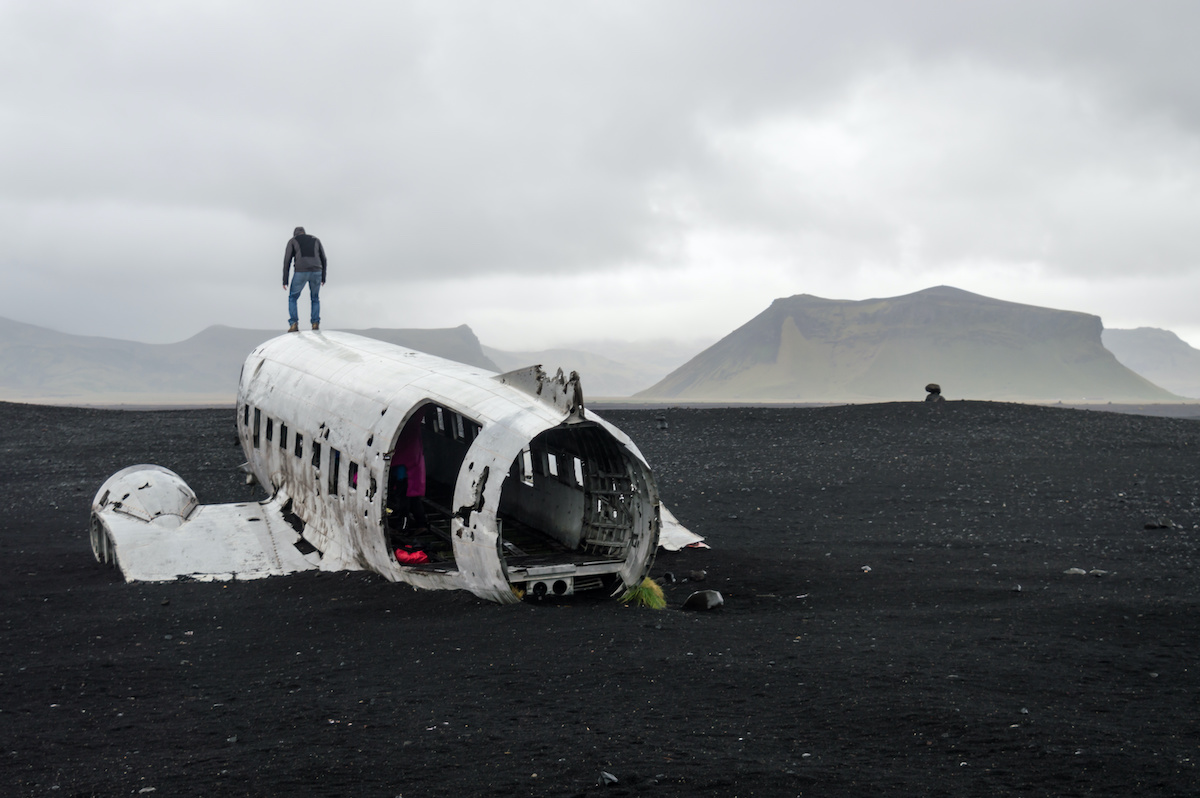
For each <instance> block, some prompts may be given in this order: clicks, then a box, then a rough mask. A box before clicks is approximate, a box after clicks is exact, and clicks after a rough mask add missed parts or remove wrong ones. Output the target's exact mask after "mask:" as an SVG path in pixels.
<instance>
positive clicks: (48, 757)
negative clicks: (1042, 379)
mask: <svg viewBox="0 0 1200 798" xmlns="http://www.w3.org/2000/svg"><path fill="white" fill-rule="evenodd" d="M660 413H661V411H653V410H641V411H638V410H627V411H613V412H611V413H609V414H608V415H609V417H610V418H611V420H613V421H614V422H616V423H617V424H618V425H619V426H621V427H622V428H623V429H625V430H626V431H627V432H628V433H629V434H630V435H631V436H632V437H633V438H634V440H636V441H637V442H638V444H639V446H640V447H641V448H642V450H643V451H644V453H645V454H646V456H647V457H648V459H649V460H650V461H651V463H652V464H654V466H655V467H656V471H657V474H658V476H659V481H660V487H661V490H662V494H663V497H664V499H665V501H666V502H667V503H668V504H669V506H671V507H672V508H673V509H674V511H675V512H676V514H677V515H678V516H679V518H680V519H681V520H683V521H684V523H686V524H688V525H690V526H691V527H692V528H693V529H694V530H696V531H697V532H700V533H701V534H703V535H705V536H707V538H708V541H709V542H710V543H711V544H712V549H711V550H707V551H706V550H690V551H686V552H680V553H676V554H668V553H663V554H661V555H660V556H659V558H658V561H657V563H656V565H655V567H654V570H653V574H654V575H655V576H657V577H659V578H660V581H663V576H664V573H665V572H667V571H671V572H673V573H674V574H676V575H682V574H685V573H687V572H688V571H692V570H697V569H706V570H707V573H708V578H707V581H706V582H705V583H704V584H703V587H713V588H717V589H719V590H720V591H721V592H722V593H723V594H724V596H725V599H726V606H725V607H724V609H722V610H718V611H714V612H711V613H690V612H684V611H682V610H680V609H678V607H679V605H680V604H681V603H682V601H683V599H684V598H685V597H686V596H687V595H688V593H689V592H690V591H691V590H693V589H695V587H696V585H695V584H691V583H675V584H666V585H664V587H665V590H666V593H667V595H668V598H669V600H670V604H671V608H669V609H667V610H664V611H659V612H655V611H652V610H647V609H639V608H629V607H624V606H622V605H621V604H619V603H618V602H617V601H615V600H611V599H604V600H599V599H595V598H586V597H577V598H575V599H573V600H562V601H560V602H557V603H549V602H547V603H542V604H535V603H523V604H519V605H514V606H504V607H502V606H497V605H493V604H490V603H486V602H482V601H480V600H478V599H475V598H474V597H472V596H470V595H468V594H466V593H461V592H449V593H445V592H443V593H432V592H417V591H414V590H412V589H411V588H409V587H406V586H403V585H394V584H390V583H388V582H386V581H384V580H383V579H382V578H380V577H377V576H374V575H370V574H363V573H342V574H304V575H297V576H292V577H281V578H275V579H267V580H262V581H257V582H238V583H232V584H216V583H191V582H176V583H168V584H139V585H127V584H124V583H122V582H121V581H120V580H119V578H118V577H117V575H116V573H115V572H114V571H111V570H107V569H105V568H102V567H101V566H100V565H98V564H96V563H95V562H94V560H93V559H92V555H91V552H90V550H89V548H88V543H87V534H86V530H87V521H88V510H89V506H90V502H91V499H92V497H93V495H94V493H95V491H96V490H97V488H98V487H99V486H100V484H101V482H102V481H103V480H104V479H105V478H107V477H108V476H109V475H110V474H111V473H112V472H114V471H116V470H117V469H119V468H122V467H124V466H126V465H131V464H134V463H139V462H153V463H159V464H162V465H165V466H167V467H169V468H172V469H174V470H176V471H177V472H179V473H180V474H181V475H182V476H183V477H184V478H185V479H187V480H188V481H189V483H190V484H191V485H192V487H193V488H194V489H195V490H196V492H197V494H198V495H199V496H200V499H201V500H202V501H206V502H224V501H237V500H245V499H249V498H255V497H257V494H256V493H255V492H254V489H251V488H247V487H246V486H245V485H243V484H242V483H241V481H240V475H239V474H238V473H237V472H236V471H235V467H236V466H237V465H238V464H239V462H240V461H241V453H240V451H239V450H238V449H237V448H236V447H235V446H234V433H233V419H232V413H231V412H230V411H205V410H191V411H171V412H138V413H134V412H120V411H99V410H77V409H56V408H48V407H32V406H23V405H0V414H2V416H0V417H2V419H3V429H4V436H3V439H2V441H0V451H2V453H3V457H0V472H2V484H3V501H2V503H0V507H3V508H4V510H5V511H4V513H3V516H2V518H0V552H2V554H3V558H4V563H5V568H4V569H3V571H0V608H2V610H0V612H2V613H3V619H4V638H3V639H4V645H3V651H2V653H0V685H2V690H0V762H2V763H3V768H2V776H0V791H2V792H3V793H4V794H5V795H39V796H41V795H46V796H74V795H99V796H109V795H130V794H134V795H137V794H147V793H150V791H151V790H153V792H154V793H155V794H157V795H170V796H176V795H220V796H238V795H274V794H285V793H290V794H297V795H331V796H334V795H355V796H395V795H404V796H410V797H411V796H427V795H438V796H442V795H444V796H467V795H496V796H507V795H547V796H573V795H586V796H599V795H613V796H615V795H642V794H646V795H674V796H694V795H721V796H724V795H741V796H748V795H762V796H776V795H779V796H789V795H820V796H828V795H847V796H850V795H853V796H890V795H914V796H915V795H946V796H963V795H981V796H983V795H987V796H992V795H1023V796H1033V795H1055V796H1070V795H1112V796H1130V795H1194V794H1196V793H1197V790H1200V774H1198V773H1197V767H1196V763H1197V760H1198V758H1200V747H1198V746H1200V699H1198V698H1197V696H1198V695H1200V663H1197V661H1196V660H1197V653H1198V651H1200V648H1198V643H1200V613H1198V611H1197V609H1198V607H1197V587H1198V583H1200V579H1198V575H1197V570H1196V567H1195V564H1194V562H1193V557H1194V553H1195V549H1196V547H1195V540H1196V537H1197V535H1198V534H1200V532H1198V531H1197V525H1198V524H1200V507H1198V506H1197V504H1196V502H1197V499H1198V497H1200V424H1198V422H1196V421H1193V420H1179V419H1168V418H1148V417H1142V416H1129V415H1117V414H1110V413H1100V412H1087V411H1082V410H1069V409H1055V408H1047V407H1031V406H1019V405H1005V404H989V403H957V402H950V403H946V404H945V405H943V406H942V407H941V408H935V407H932V406H929V405H924V404H884V405H870V406H857V407H828V408H808V409H803V408H798V409H753V408H740V409H728V410H716V409H706V410H671V411H667V412H666V416H667V417H668V419H669V421H670V429H669V430H668V431H660V430H658V429H657V427H656V423H655V418H656V416H658V415H660ZM1147 524H1150V525H1152V526H1157V527H1162V528H1153V529H1148V528H1146V527H1147ZM868 567H869V569H870V570H869V571H868V570H867V569H868ZM1069 568H1082V569H1085V570H1088V571H1090V570H1092V569H1100V570H1103V571H1106V572H1107V573H1104V574H1103V575H1098V576H1097V575H1087V576H1078V575H1068V574H1065V573H1064V571H1065V570H1067V569H1069ZM1018 586H1019V590H1018ZM601 771H607V772H609V773H611V774H613V775H614V776H616V777H617V779H618V782H617V783H616V784H612V785H609V786H607V787H603V786H599V785H598V781H599V780H600V776H601Z"/></svg>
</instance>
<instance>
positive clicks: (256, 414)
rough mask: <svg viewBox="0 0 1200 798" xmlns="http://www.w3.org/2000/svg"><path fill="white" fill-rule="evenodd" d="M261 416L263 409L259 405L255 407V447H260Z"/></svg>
mask: <svg viewBox="0 0 1200 798" xmlns="http://www.w3.org/2000/svg"><path fill="white" fill-rule="evenodd" d="M261 416H262V411H260V410H259V409H258V408H257V407H256V408H254V432H253V435H254V448H255V449H257V448H258V425H259V422H260V420H261Z"/></svg>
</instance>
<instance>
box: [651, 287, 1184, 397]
mask: <svg viewBox="0 0 1200 798" xmlns="http://www.w3.org/2000/svg"><path fill="white" fill-rule="evenodd" d="M1102 329H1103V325H1102V323H1101V321H1100V318H1099V317H1098V316H1094V315H1091V314H1088V313H1082V312H1079V311H1064V310H1054V309H1050V308H1041V307H1038V306H1034V305H1023V304H1020V303H1016V302H1008V301H1005V300H999V299H992V298H990V297H985V296H981V295H979V294H972V293H970V292H968V291H963V290H962V289H958V288H953V287H950V286H936V287H933V288H928V289H924V290H922V291H917V292H914V293H912V294H906V295H903V296H899V297H891V298H873V299H864V300H836V299H825V298H822V297H816V296H813V295H811V294H798V295H795V296H792V297H785V298H780V299H776V300H774V301H773V302H772V303H771V304H770V306H768V307H767V309H766V310H764V311H763V312H762V313H760V314H758V315H757V316H755V317H754V318H753V319H751V320H750V321H748V322H747V323H746V324H744V325H742V326H741V327H739V328H737V329H736V330H734V331H733V332H731V333H730V334H729V335H727V336H726V337H725V338H722V339H721V340H720V341H718V342H717V343H716V344H713V346H711V347H709V348H708V349H706V350H704V351H703V352H701V353H700V354H698V355H697V356H696V357H695V358H693V359H692V360H690V361H689V362H688V363H686V364H684V365H683V366H681V367H679V368H678V369H676V370H675V371H673V372H671V373H670V374H668V375H667V376H666V377H665V378H663V379H662V380H661V381H660V382H658V383H656V384H655V385H654V386H651V387H650V388H648V389H646V390H645V391H642V392H640V393H639V394H637V397H636V398H640V399H644V400H660V401H661V400H687V401H738V402H744V401H763V402H781V401H791V402H795V401H804V402H876V401H894V400H904V399H915V398H920V397H922V396H923V395H924V392H923V390H922V388H923V386H924V385H925V384H926V383H929V382H937V383H939V384H942V386H943V388H944V389H945V390H946V392H947V396H952V397H962V398H971V399H993V400H1001V401H1060V400H1067V401H1139V402H1145V401H1158V402H1167V401H1178V399H1179V397H1177V396H1175V395H1174V394H1172V393H1170V392H1169V391H1166V390H1164V389H1163V388H1160V387H1159V386H1157V385H1154V384H1153V383H1151V382H1150V381H1148V380H1146V379H1145V378H1143V377H1141V376H1139V375H1137V374H1136V373H1134V372H1133V371H1131V370H1129V369H1128V368H1126V367H1125V366H1122V365H1121V364H1120V363H1119V362H1118V361H1117V360H1116V358H1115V357H1114V356H1113V355H1112V353H1111V352H1109V351H1108V350H1106V349H1105V348H1104V347H1103V345H1102V344H1101V341H1100V334H1101V330H1102Z"/></svg>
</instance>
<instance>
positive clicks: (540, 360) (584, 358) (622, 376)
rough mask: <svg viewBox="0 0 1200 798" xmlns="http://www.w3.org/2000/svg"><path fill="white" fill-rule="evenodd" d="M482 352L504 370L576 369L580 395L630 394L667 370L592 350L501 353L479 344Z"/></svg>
mask: <svg viewBox="0 0 1200 798" xmlns="http://www.w3.org/2000/svg"><path fill="white" fill-rule="evenodd" d="M483 352H484V354H486V355H487V356H488V357H490V358H491V359H492V360H493V361H495V362H496V364H497V365H499V366H500V368H501V369H502V370H504V371H511V370H513V369H518V368H522V367H524V366H532V365H534V364H538V365H540V366H541V367H542V368H543V369H545V370H546V371H547V372H550V373H551V374H553V373H554V372H555V371H556V370H557V369H560V368H561V369H562V370H563V373H564V374H570V373H571V372H572V371H577V372H579V375H580V382H581V384H582V386H583V393H584V396H585V397H587V398H591V397H597V396H603V397H614V396H632V395H633V394H634V393H636V392H637V391H640V390H642V389H644V388H646V387H647V386H649V385H653V384H654V383H655V382H657V381H658V380H660V379H662V378H663V377H664V376H665V375H666V373H667V372H668V371H670V369H668V368H660V367H656V366H654V365H647V364H644V363H641V362H637V361H635V362H625V361H622V362H618V361H616V360H613V359H611V358H607V357H604V356H603V355H598V354H595V353H593V352H584V351H582V350H579V349H545V350H542V351H540V352H505V351H503V350H500V349H492V348H491V347H489V346H485V347H483Z"/></svg>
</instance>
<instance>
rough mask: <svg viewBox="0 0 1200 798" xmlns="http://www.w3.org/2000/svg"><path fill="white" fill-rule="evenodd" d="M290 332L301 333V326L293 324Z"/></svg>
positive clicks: (289, 329) (289, 328)
mask: <svg viewBox="0 0 1200 798" xmlns="http://www.w3.org/2000/svg"><path fill="white" fill-rule="evenodd" d="M288 332H300V325H299V324H293V325H292V326H291V327H288Z"/></svg>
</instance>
